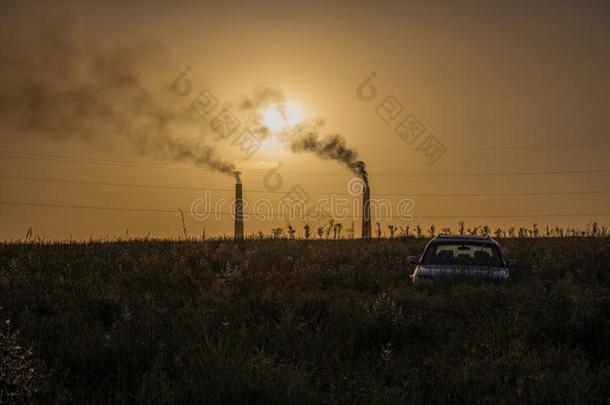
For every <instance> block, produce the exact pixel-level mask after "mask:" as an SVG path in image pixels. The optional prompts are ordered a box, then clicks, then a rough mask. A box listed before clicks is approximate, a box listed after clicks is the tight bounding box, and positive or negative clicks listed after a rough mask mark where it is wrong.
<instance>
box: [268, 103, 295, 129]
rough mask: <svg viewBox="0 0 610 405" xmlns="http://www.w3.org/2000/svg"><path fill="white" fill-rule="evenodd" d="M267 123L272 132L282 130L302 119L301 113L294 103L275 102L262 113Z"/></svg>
mask: <svg viewBox="0 0 610 405" xmlns="http://www.w3.org/2000/svg"><path fill="white" fill-rule="evenodd" d="M262 115H263V121H264V123H265V125H266V126H267V127H268V128H269V129H270V130H271V131H272V132H280V131H282V130H284V129H286V128H289V127H292V126H294V125H296V124H297V123H298V122H299V121H301V113H300V110H299V108H298V107H297V106H296V105H295V104H294V103H286V104H274V105H270V106H268V107H267V108H266V109H265V110H264V111H263V113H262Z"/></svg>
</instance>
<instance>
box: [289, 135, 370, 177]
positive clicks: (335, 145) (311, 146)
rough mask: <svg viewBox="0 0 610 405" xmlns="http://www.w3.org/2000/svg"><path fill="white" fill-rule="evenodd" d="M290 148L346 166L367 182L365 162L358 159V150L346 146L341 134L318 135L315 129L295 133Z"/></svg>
mask: <svg viewBox="0 0 610 405" xmlns="http://www.w3.org/2000/svg"><path fill="white" fill-rule="evenodd" d="M289 145H290V149H291V150H292V151H293V152H295V153H299V152H310V153H313V154H315V155H316V156H318V157H319V158H322V159H330V160H334V161H336V162H339V163H340V164H342V165H343V166H345V167H347V168H348V169H349V170H351V171H352V172H353V173H354V174H356V175H358V176H359V177H360V178H361V179H362V180H363V181H364V183H365V184H368V182H369V179H368V173H367V171H366V164H365V163H364V162H363V161H362V160H359V159H358V152H356V150H354V149H351V148H349V147H348V146H347V144H346V142H345V139H343V137H342V136H341V135H338V134H332V135H326V136H323V137H320V134H319V133H318V132H317V131H307V132H305V133H300V134H299V133H297V134H296V136H293V137H291V138H290V140H289Z"/></svg>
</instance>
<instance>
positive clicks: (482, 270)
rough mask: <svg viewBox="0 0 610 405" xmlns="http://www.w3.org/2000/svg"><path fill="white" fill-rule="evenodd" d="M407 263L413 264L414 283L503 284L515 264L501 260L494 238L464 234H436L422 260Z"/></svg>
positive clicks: (410, 259) (411, 259) (498, 247)
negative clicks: (473, 280) (476, 280)
mask: <svg viewBox="0 0 610 405" xmlns="http://www.w3.org/2000/svg"><path fill="white" fill-rule="evenodd" d="M409 261H410V262H411V264H415V265H416V267H415V271H414V272H413V274H412V275H411V280H412V281H413V283H414V284H419V283H422V282H426V281H432V280H438V279H456V278H483V279H487V280H493V281H503V280H507V279H508V278H509V272H508V269H509V267H513V266H515V265H516V263H515V262H514V261H505V260H504V258H503V257H502V251H501V249H500V244H499V243H498V242H497V241H495V240H494V239H491V238H490V237H482V236H463V235H439V236H437V237H436V238H434V239H432V240H431V241H430V242H429V243H428V245H426V248H425V250H424V253H423V255H422V256H421V259H418V258H417V256H411V257H409Z"/></svg>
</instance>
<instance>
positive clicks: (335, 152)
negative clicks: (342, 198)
mask: <svg viewBox="0 0 610 405" xmlns="http://www.w3.org/2000/svg"><path fill="white" fill-rule="evenodd" d="M285 101H286V97H285V95H284V94H283V93H282V92H281V91H279V90H276V89H272V88H268V87H262V86H261V87H258V88H257V89H256V90H255V91H254V94H253V95H252V96H249V97H246V98H244V100H243V101H242V102H241V103H240V109H241V110H243V111H245V112H247V113H249V114H251V120H250V122H249V126H250V128H253V130H254V132H255V133H256V134H257V135H258V136H259V137H261V139H265V138H266V137H268V136H270V135H271V131H270V130H269V128H267V127H266V125H265V123H264V122H263V119H262V116H261V109H263V108H264V107H265V106H268V105H272V104H277V108H278V109H279V110H280V112H282V111H281V109H282V108H283V107H282V103H285ZM323 127H324V121H323V120H317V121H313V122H310V121H305V122H301V123H299V124H297V125H296V126H294V127H292V128H285V129H284V130H283V131H282V132H281V133H280V134H278V138H279V139H280V141H282V142H283V143H284V144H286V145H287V146H288V148H289V149H290V150H291V151H292V152H294V153H313V154H315V155H316V156H317V157H319V158H321V159H329V160H334V161H336V162H338V163H340V164H341V165H343V166H345V167H347V168H348V169H349V170H351V171H352V172H353V173H354V174H356V175H357V176H359V177H360V178H361V179H362V180H363V181H364V182H365V184H368V173H367V171H366V164H365V163H364V161H362V160H359V159H358V152H357V151H356V150H355V149H352V148H350V147H348V146H347V143H346V141H345V139H344V138H343V137H342V136H341V135H339V134H331V135H321V132H322V129H323Z"/></svg>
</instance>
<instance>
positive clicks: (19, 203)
mask: <svg viewBox="0 0 610 405" xmlns="http://www.w3.org/2000/svg"><path fill="white" fill-rule="evenodd" d="M0 205H10V206H20V207H46V208H67V209H85V210H98V211H125V212H151V213H172V214H175V213H177V212H178V211H179V210H178V209H153V208H136V207H107V206H93V205H68V204H52V203H34V202H23V201H0ZM197 214H215V215H233V213H232V212H228V211H204V212H197ZM244 215H247V216H252V217H255V218H256V216H257V215H261V216H263V217H265V218H266V219H270V218H282V219H285V218H284V217H283V216H278V215H269V214H267V213H251V212H244ZM348 216H349V215H348ZM601 216H610V213H580V214H578V213H565V214H516V215H506V214H500V215H434V216H425V217H424V218H423V219H472V218H477V219H485V218H488V219H495V218H563V217H601ZM349 217H350V218H352V219H356V218H359V217H358V216H349ZM383 218H384V219H385V218H389V219H394V218H398V219H404V218H401V217H399V216H394V215H388V216H386V215H384V216H383Z"/></svg>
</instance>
